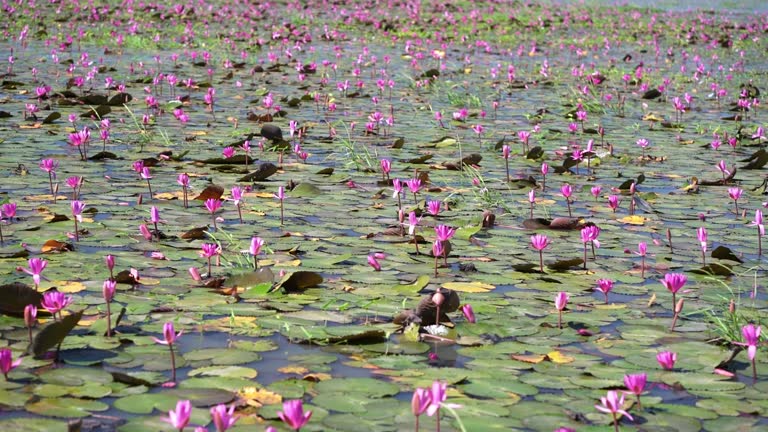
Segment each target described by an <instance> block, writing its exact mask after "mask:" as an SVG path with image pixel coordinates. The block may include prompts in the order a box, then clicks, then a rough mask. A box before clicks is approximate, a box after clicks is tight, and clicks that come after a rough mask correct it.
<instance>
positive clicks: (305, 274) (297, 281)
mask: <svg viewBox="0 0 768 432" xmlns="http://www.w3.org/2000/svg"><path fill="white" fill-rule="evenodd" d="M321 283H323V277H322V276H320V274H319V273H316V272H313V271H297V272H293V273H291V274H288V275H285V276H284V277H283V279H282V280H281V281H280V282H278V284H277V285H276V286H275V288H274V289H275V290H276V289H278V288H282V289H284V290H285V291H286V292H294V291H300V290H303V289H306V288H311V287H315V286H318V285H320V284H321Z"/></svg>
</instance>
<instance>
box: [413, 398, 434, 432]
mask: <svg viewBox="0 0 768 432" xmlns="http://www.w3.org/2000/svg"><path fill="white" fill-rule="evenodd" d="M431 403H432V393H431V392H430V391H429V390H427V389H424V388H421V387H419V388H417V389H416V390H415V391H414V392H413V397H412V398H411V412H412V413H413V415H414V417H416V427H415V428H414V430H415V431H416V432H418V431H419V418H420V417H421V415H422V414H424V412H425V411H426V410H427V408H429V406H430V405H431Z"/></svg>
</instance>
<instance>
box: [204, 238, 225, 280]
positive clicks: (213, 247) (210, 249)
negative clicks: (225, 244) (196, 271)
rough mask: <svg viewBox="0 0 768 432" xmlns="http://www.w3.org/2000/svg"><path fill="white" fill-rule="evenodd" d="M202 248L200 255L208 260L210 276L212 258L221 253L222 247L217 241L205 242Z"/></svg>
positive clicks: (209, 275) (209, 273) (209, 274)
mask: <svg viewBox="0 0 768 432" xmlns="http://www.w3.org/2000/svg"><path fill="white" fill-rule="evenodd" d="M200 249H201V250H200V256H201V257H202V258H205V259H207V260H208V277H211V258H213V257H215V256H216V255H218V254H220V253H221V247H220V246H219V245H218V244H216V243H203V244H202V245H200Z"/></svg>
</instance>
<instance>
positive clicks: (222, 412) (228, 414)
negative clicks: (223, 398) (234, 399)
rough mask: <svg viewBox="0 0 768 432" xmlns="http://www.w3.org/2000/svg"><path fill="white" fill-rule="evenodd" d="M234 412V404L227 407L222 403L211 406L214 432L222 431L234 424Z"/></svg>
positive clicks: (235, 419)
mask: <svg viewBox="0 0 768 432" xmlns="http://www.w3.org/2000/svg"><path fill="white" fill-rule="evenodd" d="M234 413H235V405H234V404H232V405H230V406H229V409H227V407H226V405H224V404H219V405H216V406H215V407H213V408H211V420H213V425H214V427H215V428H216V432H224V431H226V430H227V429H229V428H231V427H232V426H234V424H235V423H236V422H237V417H235V416H234Z"/></svg>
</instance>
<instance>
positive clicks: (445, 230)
mask: <svg viewBox="0 0 768 432" xmlns="http://www.w3.org/2000/svg"><path fill="white" fill-rule="evenodd" d="M454 234H456V230H455V229H453V228H451V227H449V226H448V225H438V226H436V227H435V235H437V239H438V240H440V241H441V242H444V241H446V240H450V239H451V238H452V237H453V236H454Z"/></svg>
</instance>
